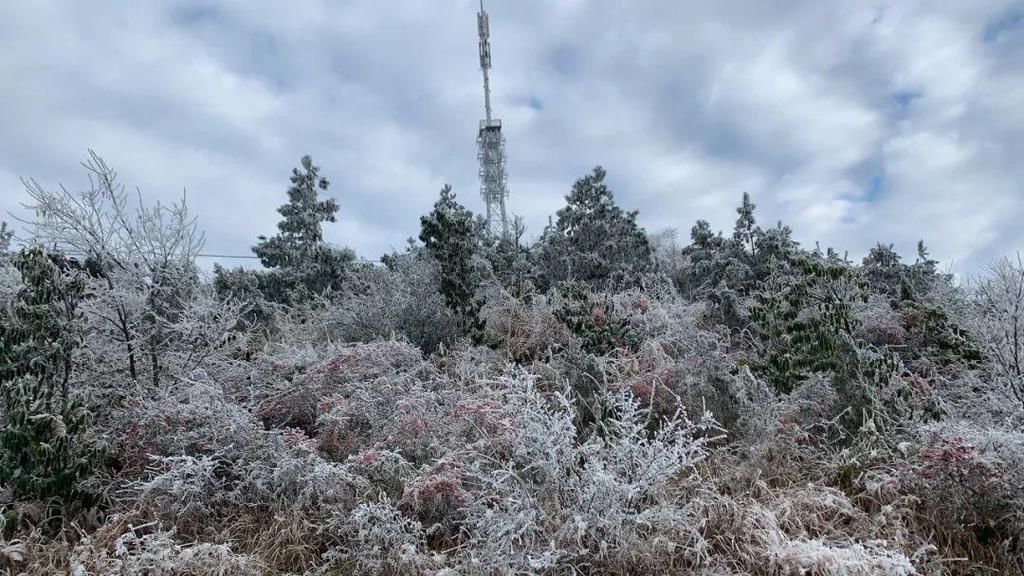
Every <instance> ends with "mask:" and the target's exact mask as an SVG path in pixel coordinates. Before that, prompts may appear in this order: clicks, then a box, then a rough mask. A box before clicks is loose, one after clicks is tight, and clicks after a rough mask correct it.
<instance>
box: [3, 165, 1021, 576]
mask: <svg viewBox="0 0 1024 576" xmlns="http://www.w3.org/2000/svg"><path fill="white" fill-rule="evenodd" d="M86 168H87V169H88V170H89V171H90V173H91V176H92V178H91V180H90V182H91V188H90V189H88V190H86V191H85V192H83V193H76V192H71V191H68V190H66V189H64V188H58V189H56V190H50V189H47V188H44V187H43V186H42V185H40V184H38V183H35V182H33V181H29V190H28V192H29V194H30V196H31V198H32V199H33V202H34V203H35V205H34V207H33V213H32V215H31V217H29V218H28V220H29V222H30V223H31V224H32V227H31V230H33V231H34V232H33V233H34V234H36V236H35V238H34V240H35V241H36V242H37V243H38V246H34V247H33V246H30V247H27V248H25V249H21V250H18V251H13V250H12V249H11V248H10V247H9V246H8V240H9V235H8V234H7V232H6V228H0V240H2V241H3V246H2V247H3V250H2V251H0V252H2V253H0V304H2V309H0V382H2V391H3V403H2V406H0V407H2V418H3V421H2V423H3V430H2V433H0V489H2V491H0V570H2V571H4V572H5V573H12V574H65V575H75V576H88V575H107V574H124V575H128V574H150V575H168V576H169V575H179V574H188V575H207V574H209V575H247V574H306V575H311V576H312V575H341V574H346V575H347V574H365V575H418V574H436V575H454V574H470V575H471V574H480V575H491V574H539V575H548V574H550V575H581V574H613V575H616V574H619V575H627V574H628V575H632V574H707V575H724V574H752V575H788V574H794V575H798V574H799V575H837V576H839V575H842V576H847V575H865V576H867V575H894V576H907V575H915V574H982V573H985V574H988V573H993V574H994V573H999V574H1022V573H1024V537H1022V534H1024V433H1022V432H1021V430H1022V425H1024V399H1022V392H1021V391H1022V390H1024V375H1022V374H1024V372H1022V370H1024V288H1022V279H1024V269H1022V266H1021V262H1020V260H1019V259H1017V258H1014V259H1005V260H1001V261H999V262H997V263H996V264H995V265H994V266H993V269H992V271H991V273H989V274H987V275H985V276H983V277H981V278H978V279H976V280H974V281H972V282H968V283H965V284H963V285H958V284H956V283H954V281H953V279H952V278H950V277H949V276H947V275H944V274H942V273H940V272H939V271H938V270H937V267H936V263H935V261H933V260H932V259H931V258H929V256H928V254H927V251H926V250H925V248H924V246H923V245H922V246H921V247H920V248H919V251H918V254H917V255H916V257H915V259H914V260H913V262H912V263H904V262H903V261H902V259H901V258H900V256H899V255H898V254H896V253H895V252H894V251H893V250H892V249H891V247H888V246H885V245H879V246H878V247H876V248H875V249H873V250H872V251H871V252H870V253H869V254H868V255H867V256H866V257H865V258H864V259H863V261H861V262H859V263H855V262H851V261H848V260H846V259H845V258H844V257H840V256H839V255H838V253H836V252H833V251H831V250H829V251H827V252H820V251H817V250H815V251H808V250H805V249H802V248H801V247H800V246H798V245H797V244H796V243H795V242H794V241H793V240H792V239H791V235H790V232H789V229H788V228H786V227H784V226H782V225H779V226H776V227H772V228H768V229H762V228H761V227H759V226H758V225H757V222H756V219H755V215H754V209H755V208H754V204H753V203H752V202H751V200H750V199H749V198H748V197H744V198H743V201H742V204H741V205H740V207H739V209H738V214H739V217H738V220H737V223H736V227H735V230H734V231H733V233H732V234H731V235H723V234H720V233H714V232H712V231H711V230H710V228H709V226H708V225H707V223H705V222H698V223H697V224H696V225H695V226H694V227H693V230H692V233H691V239H690V243H689V244H688V245H686V246H685V247H678V246H676V245H675V244H674V243H672V244H668V243H666V239H671V238H672V237H673V236H672V235H671V234H660V235H652V236H648V235H647V234H646V232H645V231H643V230H642V229H640V228H639V227H638V226H637V224H636V220H635V216H636V214H635V213H632V212H626V211H623V210H622V209H619V208H618V207H617V206H616V205H615V202H614V195H613V194H612V192H611V190H609V189H608V188H607V186H606V185H605V184H604V177H605V174H604V171H603V170H600V169H597V170H595V171H594V172H593V173H592V174H590V175H587V176H586V177H584V178H581V179H580V180H579V181H577V182H576V184H575V185H574V186H573V188H572V190H571V192H570V194H569V195H568V196H567V198H566V207H565V208H563V209H562V210H560V211H559V212H558V214H557V217H556V218H555V219H554V220H553V222H552V224H551V225H550V226H549V227H548V228H547V229H545V230H544V231H543V233H542V234H541V235H540V237H539V239H538V240H537V241H536V242H534V243H532V244H527V243H525V242H523V241H522V238H521V229H520V228H518V227H516V228H515V230H514V233H513V235H512V237H510V238H493V237H491V236H489V235H488V232H487V231H486V229H485V227H484V226H483V225H482V223H481V222H480V220H478V219H477V218H476V217H474V215H473V214H472V213H471V212H469V211H468V210H466V209H465V208H464V207H463V206H462V205H461V204H459V203H458V201H457V200H456V197H455V194H454V193H453V192H452V191H451V189H449V188H446V189H445V190H444V191H442V194H441V197H440V198H439V200H438V202H437V204H435V206H434V208H433V210H432V211H431V212H430V213H429V214H427V215H425V216H424V217H423V219H422V222H421V224H422V228H421V234H420V236H419V242H410V246H409V247H408V249H407V250H406V251H404V252H401V253H395V254H391V255H388V256H386V257H385V258H384V259H383V266H380V267H367V266H365V265H363V264H359V263H357V261H356V260H355V259H354V256H353V254H352V253H351V252H350V251H348V250H346V249H343V248H337V247H332V246H329V245H327V244H326V243H324V242H323V239H322V238H323V236H322V230H321V225H322V223H324V222H330V221H333V219H334V213H335V212H336V211H337V210H338V204H337V203H336V202H334V201H331V200H323V199H321V198H320V197H319V194H323V193H325V191H326V190H327V188H328V182H327V180H326V179H324V178H323V177H321V176H320V175H319V168H317V167H316V166H314V165H313V163H312V160H311V159H309V158H308V157H307V158H304V159H303V162H302V165H301V166H300V167H299V168H297V169H296V170H295V171H294V172H293V174H292V187H291V188H290V189H289V191H288V197H289V201H288V204H286V205H285V206H283V207H282V208H281V209H280V213H281V215H282V218H283V219H282V221H281V224H280V226H279V230H278V233H277V234H276V235H275V236H271V237H261V238H260V239H259V240H258V242H257V244H256V253H257V255H258V256H259V257H260V258H261V259H262V261H263V262H262V263H263V265H264V269H263V270H260V271H247V270H242V269H237V270H226V269H223V268H217V269H216V270H215V273H214V274H213V276H212V277H209V278H208V277H205V276H204V275H203V274H202V273H201V270H200V269H199V268H198V267H197V266H196V264H195V258H196V255H197V254H198V253H199V251H200V248H201V246H202V235H201V234H200V233H199V231H197V230H196V228H195V220H194V219H193V218H192V217H191V216H190V215H189V213H188V210H187V207H186V206H185V205H184V204H176V205H173V206H162V205H157V206H149V207H146V206H142V207H135V206H132V205H131V203H130V202H129V198H128V196H126V194H125V192H124V190H123V188H122V187H121V186H120V184H119V183H118V181H117V177H116V174H115V173H114V172H113V170H111V169H110V168H109V167H108V166H107V165H106V164H105V163H104V162H103V161H102V160H101V159H100V158H99V157H98V156H95V155H93V156H91V157H90V159H89V161H88V162H87V163H86Z"/></svg>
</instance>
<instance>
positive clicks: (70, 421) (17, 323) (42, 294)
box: [0, 248, 100, 500]
mask: <svg viewBox="0 0 1024 576" xmlns="http://www.w3.org/2000/svg"><path fill="white" fill-rule="evenodd" d="M14 265H15V267H16V268H17V269H18V271H19V272H20V273H21V278H22V283H23V286H22V288H21V289H20V290H19V291H18V293H17V295H16V297H15V299H14V300H13V301H12V302H11V303H10V305H9V306H8V309H7V310H5V311H4V313H3V318H0V320H2V321H0V387H2V395H3V402H4V408H5V412H6V418H7V425H6V426H5V427H4V428H3V430H2V431H0V446H2V448H3V452H2V456H0V483H2V484H4V485H6V486H9V487H10V488H11V489H13V490H14V493H15V496H16V497H18V498H27V499H34V500H45V499H48V498H51V497H57V498H61V499H65V500H66V499H76V498H83V497H84V496H85V495H84V494H83V493H82V492H81V491H80V486H79V483H80V482H81V480H82V479H84V478H85V477H86V476H88V475H89V474H90V473H91V471H92V469H93V467H94V465H95V464H96V462H97V459H98V457H99V454H100V451H99V449H98V447H97V446H95V445H93V444H91V443H89V442H88V441H87V440H86V439H85V433H86V429H87V427H88V423H89V414H88V412H87V411H86V410H85V408H84V407H83V406H82V405H81V404H80V403H79V402H77V401H76V400H74V399H72V398H71V396H70V391H69V389H68V383H69V381H70V378H71V371H72V354H73V352H74V350H75V348H77V347H78V345H79V344H80V343H81V335H80V332H79V330H78V324H79V313H78V310H77V308H78V303H79V302H80V301H81V299H82V296H83V292H84V290H85V282H84V280H83V279H82V277H81V276H79V275H74V276H70V277H69V276H65V275H64V274H62V273H61V271H60V270H59V269H58V267H57V266H56V265H55V264H54V263H53V262H51V261H50V259H49V258H48V256H47V254H46V253H45V252H44V251H43V250H42V249H41V248H28V249H24V250H22V251H21V252H20V253H19V254H18V255H17V256H16V257H15V259H14Z"/></svg>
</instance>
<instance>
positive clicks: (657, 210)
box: [0, 0, 1024, 272]
mask: <svg viewBox="0 0 1024 576" xmlns="http://www.w3.org/2000/svg"><path fill="white" fill-rule="evenodd" d="M476 9H477V4H476V0H473V1H470V0H457V1H455V0H443V1H442V0H389V1H372V0H360V1H358V2H342V1H328V0H323V1H314V0H288V1H284V0H279V1H276V2H269V1H268V2H259V1H253V0H238V1H228V2H218V3H212V2H211V3H207V2H197V1H194V0H192V1H149V0H147V1H145V2H122V1H118V2H114V1H89V2H72V1H67V0H65V1H47V0H32V1H31V2H28V1H26V2H17V1H6V2H0V82H2V85H0V210H2V211H3V213H4V214H5V216H4V218H5V219H9V217H7V216H6V213H7V212H9V211H14V212H18V206H19V203H20V202H22V201H24V200H25V196H24V191H23V188H22V186H21V184H20V181H19V177H35V178H36V179H38V180H39V181H40V182H41V183H42V184H43V185H45V186H54V187H55V186H57V185H58V184H59V183H63V184H64V185H66V186H67V187H69V188H72V189H78V188H82V187H84V186H85V185H86V183H87V181H86V178H85V174H84V171H83V170H82V169H81V167H80V166H79V162H80V161H81V160H82V159H84V158H85V156H86V150H87V149H88V148H93V149H95V150H96V151H97V152H98V153H100V154H101V155H102V156H103V157H104V158H105V159H106V160H107V161H108V163H109V164H111V165H112V166H114V167H115V168H117V169H118V171H119V172H120V174H121V176H122V179H123V181H124V182H125V183H126V184H128V185H129V186H130V187H132V188H134V187H136V186H138V187H139V188H140V189H141V191H142V194H143V195H144V197H146V198H148V199H173V198H177V197H180V195H181V193H182V190H187V193H188V200H189V203H190V204H191V206H192V207H193V208H194V210H195V211H196V212H197V213H198V214H199V217H200V222H201V225H202V227H203V228H204V229H205V230H206V232H207V236H208V240H207V251H208V252H218V253H229V254H249V253H250V252H249V246H251V245H252V243H253V241H254V239H255V237H256V236H257V235H259V234H272V233H273V232H274V231H275V223H276V222H277V220H278V214H277V213H276V212H275V209H276V208H277V206H278V205H280V204H281V203H282V202H284V200H285V190H286V189H287V187H288V176H289V173H290V170H291V168H292V167H293V166H295V165H297V164H298V161H299V159H300V157H301V156H302V155H303V154H311V155H312V156H313V159H314V162H315V163H316V164H318V165H320V166H321V167H322V169H323V174H324V175H326V176H327V177H328V178H329V179H330V180H331V182H332V186H331V189H330V194H331V195H332V196H334V197H335V198H336V199H337V200H338V202H339V203H340V205H341V211H340V213H339V221H338V223H337V224H334V225H327V228H326V236H327V238H328V239H329V240H330V241H332V242H334V243H337V244H342V245H348V246H351V247H353V248H354V249H356V250H357V251H358V252H359V253H360V254H361V255H362V256H364V257H368V258H376V257H378V256H379V255H380V254H381V253H383V252H386V251H390V250H391V249H393V248H394V249H401V248H402V247H403V246H404V243H405V239H406V238H407V237H409V236H410V235H415V234H416V233H417V231H418V223H419V216H420V215H421V214H423V213H424V212H426V211H427V210H429V208H430V206H431V204H432V203H433V202H434V200H435V199H436V196H437V193H438V190H439V189H440V188H441V186H442V185H443V184H444V183H451V184H452V185H453V186H454V187H455V189H456V192H457V193H458V194H459V198H460V199H461V201H462V202H463V203H464V204H466V205H467V206H469V207H470V208H471V209H473V210H474V211H480V210H481V209H482V204H481V201H480V199H479V192H478V190H479V185H478V181H477V176H476V173H477V169H476V149H475V136H476V134H475V130H476V127H477V122H478V119H479V118H480V117H481V116H482V114H483V96H482V87H481V77H480V71H479V69H478V59H477V46H476V43H477V38H476V16H475V13H476ZM487 9H488V11H489V12H490V15H491V40H492V54H493V64H494V69H493V74H492V88H493V93H494V108H495V114H496V116H498V117H500V118H502V120H503V122H504V128H505V132H506V137H507V140H508V155H509V172H510V177H509V186H510V190H511V198H510V200H509V204H510V208H511V210H512V212H514V213H517V214H520V215H522V216H523V217H525V218H526V222H527V224H528V231H527V235H528V236H534V235H536V234H537V233H539V232H540V231H541V229H542V228H543V225H544V223H545V222H546V220H547V216H548V214H551V213H553V212H554V211H555V210H557V209H558V208H559V207H560V206H561V205H562V203H563V201H564V196H565V194H566V193H567V192H568V190H569V188H570V186H571V185H572V182H573V180H574V179H575V178H576V177H578V176H580V175H583V174H585V173H586V172H587V171H588V170H590V169H591V168H592V167H593V166H594V165H597V164H600V165H602V166H604V167H605V168H606V169H607V171H608V178H609V181H610V184H611V186H612V188H613V189H614V190H615V192H616V195H617V199H618V202H619V203H620V204H621V205H622V206H624V207H626V208H629V209H638V210H639V211H640V222H641V223H642V224H643V225H644V226H645V227H646V228H647V229H648V230H649V231H652V232H653V231H658V230H661V229H663V228H666V227H674V228H677V229H678V230H679V231H680V236H681V239H683V240H685V239H686V237H687V235H688V233H689V229H690V227H691V226H692V225H693V222H694V221H695V220H696V219H698V218H703V219H706V220H709V221H710V222H711V224H712V226H713V227H715V228H716V229H725V230H730V229H731V228H732V224H733V222H734V220H735V212H734V208H735V206H736V204H737V203H738V202H739V199H740V196H741V194H742V192H743V191H748V192H750V194H751V196H752V197H753V199H754V201H755V202H756V203H757V205H758V216H759V218H760V220H761V222H762V223H763V224H771V223H774V222H775V221H777V220H779V219H781V220H783V221H784V222H785V223H787V224H789V225H791V226H792V227H793V229H794V231H795V234H796V237H797V239H798V240H800V241H801V242H802V243H803V244H804V245H805V246H806V245H811V246H813V243H814V242H815V241H819V242H820V243H821V244H822V245H823V246H825V245H831V246H836V247H838V248H840V249H842V250H849V252H850V254H851V256H855V257H858V258H859V257H860V256H862V255H863V253H864V252H865V251H866V250H867V248H869V247H870V246H873V245H874V244H875V243H876V242H878V241H885V242H887V243H888V242H892V243H894V244H895V245H896V247H897V249H899V250H900V251H901V252H902V253H904V254H905V255H906V256H908V257H911V256H912V254H913V247H914V245H915V243H916V242H917V240H918V239H919V238H923V239H924V240H925V241H926V243H927V244H928V245H929V246H930V248H931V250H932V254H933V256H935V257H937V258H939V259H940V260H942V261H943V262H944V263H946V264H947V265H950V266H952V268H953V270H956V271H958V272H972V271H975V270H978V269H979V268H980V267H981V266H983V265H984V263H985V262H986V261H988V260H989V259H991V258H993V257H995V256H997V255H1000V254H1005V253H1012V252H1015V251H1017V250H1024V226H1022V225H1021V222H1022V217H1024V2H1020V1H1004V0H993V1H989V0H955V1H948V2H945V1H941V0H937V1H932V2H913V1H886V2H872V1H869V0H851V1H832V0H829V1H827V2H823V1H821V0H809V1H782V0H779V1H768V0H746V1H738V0H737V1H716V2H706V1H692V2H683V1H679V0H658V1H654V0H643V1H640V0H589V1H584V0H488V2H487ZM19 213H21V214H24V212H19Z"/></svg>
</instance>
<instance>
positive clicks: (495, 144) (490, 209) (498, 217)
mask: <svg viewBox="0 0 1024 576" xmlns="http://www.w3.org/2000/svg"><path fill="white" fill-rule="evenodd" d="M476 27H477V31H478V32H479V33H480V69H481V70H482V71H483V73H484V114H485V117H484V119H483V120H481V121H480V132H479V133H478V134H477V137H476V143H477V160H479V162H480V197H481V198H483V201H484V205H485V206H486V208H487V226H488V227H489V228H490V230H491V232H492V233H494V234H501V235H502V236H503V237H507V236H508V232H509V231H508V216H507V215H506V212H505V199H506V198H508V173H507V172H506V171H505V164H506V162H507V160H508V157H507V156H506V155H505V135H504V134H502V133H501V120H498V119H496V118H491V82H490V76H489V74H488V71H489V70H490V69H491V42H490V36H491V30H490V24H489V22H488V18H487V11H486V10H484V1H483V0H480V12H478V13H477V15H476Z"/></svg>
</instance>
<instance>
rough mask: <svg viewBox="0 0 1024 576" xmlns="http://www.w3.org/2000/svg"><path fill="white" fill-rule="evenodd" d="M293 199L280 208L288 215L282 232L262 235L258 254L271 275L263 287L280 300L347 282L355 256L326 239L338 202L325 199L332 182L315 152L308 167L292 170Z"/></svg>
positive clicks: (304, 163) (306, 162) (305, 160)
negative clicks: (315, 158) (316, 161)
mask: <svg viewBox="0 0 1024 576" xmlns="http://www.w3.org/2000/svg"><path fill="white" fill-rule="evenodd" d="M291 182H292V185H291V187H290V188H289V189H288V203H287V204H284V205H283V206H281V207H280V208H278V209H277V211H278V213H279V214H281V216H283V219H282V220H281V221H280V222H278V224H277V228H278V233H277V235H275V236H273V237H270V238H267V237H265V236H260V237H259V242H258V243H257V244H256V246H254V247H253V252H255V253H256V255H257V256H259V258H260V262H261V263H262V264H263V266H265V267H267V268H269V269H271V271H272V272H271V274H269V275H265V276H262V277H260V287H261V289H263V291H264V293H265V294H267V297H268V298H270V299H271V300H274V301H280V302H289V301H291V300H293V299H295V298H300V299H301V298H302V297H303V295H304V294H320V293H323V292H325V291H327V290H337V289H338V288H340V286H341V282H342V280H343V277H344V274H345V271H346V268H347V267H348V265H349V264H350V263H351V262H352V261H353V260H354V259H355V254H353V253H352V251H351V250H348V249H339V248H335V247H333V246H329V245H328V244H326V243H325V242H324V239H323V228H322V225H323V223H324V222H334V221H335V214H336V213H337V212H338V204H337V202H335V201H334V199H331V198H328V199H327V200H320V199H319V195H318V194H319V192H318V191H326V190H327V189H328V187H329V186H330V182H329V181H328V180H327V178H324V177H322V176H320V168H319V167H318V166H315V165H314V164H313V159H312V158H310V157H309V156H303V157H302V169H301V170H300V169H299V168H294V169H292V176H291Z"/></svg>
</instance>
